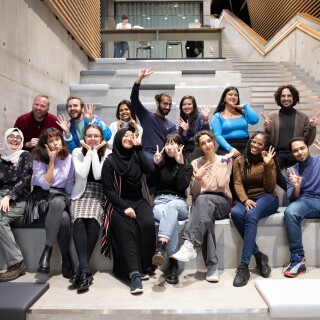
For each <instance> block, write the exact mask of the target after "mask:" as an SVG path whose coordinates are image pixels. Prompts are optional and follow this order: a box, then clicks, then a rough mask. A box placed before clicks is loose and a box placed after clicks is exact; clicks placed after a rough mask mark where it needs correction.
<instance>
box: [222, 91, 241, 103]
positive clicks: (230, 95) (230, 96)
mask: <svg viewBox="0 0 320 320" xmlns="http://www.w3.org/2000/svg"><path fill="white" fill-rule="evenodd" d="M224 102H225V104H226V105H229V106H235V105H237V104H238V103H239V94H238V92H237V90H234V89H232V90H230V91H228V92H227V94H226V97H225V98H224Z"/></svg>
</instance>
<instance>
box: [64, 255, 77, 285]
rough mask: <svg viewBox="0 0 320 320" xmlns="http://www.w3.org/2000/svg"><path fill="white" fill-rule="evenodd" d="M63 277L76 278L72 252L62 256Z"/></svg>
mask: <svg viewBox="0 0 320 320" xmlns="http://www.w3.org/2000/svg"><path fill="white" fill-rule="evenodd" d="M61 273H62V276H63V277H64V278H67V279H71V278H72V277H73V276H74V274H75V273H74V269H73V262H72V258H71V254H70V252H68V253H67V254H63V255H62V271H61Z"/></svg>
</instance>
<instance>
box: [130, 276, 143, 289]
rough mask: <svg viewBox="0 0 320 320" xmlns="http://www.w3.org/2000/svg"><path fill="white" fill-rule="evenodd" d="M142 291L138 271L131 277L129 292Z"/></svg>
mask: <svg viewBox="0 0 320 320" xmlns="http://www.w3.org/2000/svg"><path fill="white" fill-rule="evenodd" d="M142 292H143V286H142V282H141V276H140V273H135V274H134V275H133V276H132V278H131V284H130V293H132V294H137V293H142Z"/></svg>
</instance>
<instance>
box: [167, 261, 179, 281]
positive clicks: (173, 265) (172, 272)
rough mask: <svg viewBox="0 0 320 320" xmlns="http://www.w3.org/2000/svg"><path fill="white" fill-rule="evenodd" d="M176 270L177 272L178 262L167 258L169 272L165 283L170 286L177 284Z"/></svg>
mask: <svg viewBox="0 0 320 320" xmlns="http://www.w3.org/2000/svg"><path fill="white" fill-rule="evenodd" d="M178 270H179V264H178V261H177V260H175V259H173V258H169V272H168V275H167V277H166V282H168V283H170V284H177V283H179V276H178Z"/></svg>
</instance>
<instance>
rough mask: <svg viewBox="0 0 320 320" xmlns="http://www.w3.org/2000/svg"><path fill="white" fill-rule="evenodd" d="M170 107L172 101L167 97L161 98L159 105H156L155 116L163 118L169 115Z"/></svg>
mask: <svg viewBox="0 0 320 320" xmlns="http://www.w3.org/2000/svg"><path fill="white" fill-rule="evenodd" d="M171 106H172V99H171V98H170V97H168V96H163V97H162V99H161V101H160V103H158V109H157V114H158V115H159V116H161V117H165V116H166V115H168V114H169V112H170V110H171Z"/></svg>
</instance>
